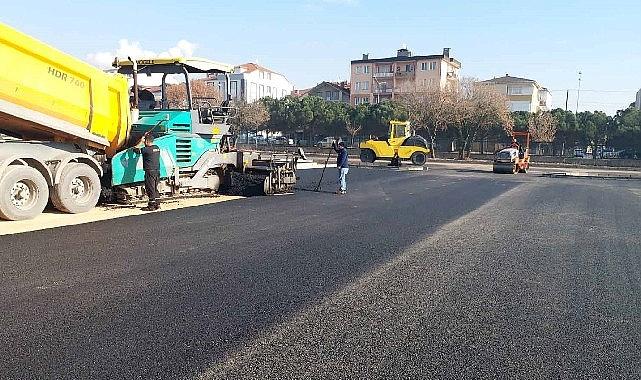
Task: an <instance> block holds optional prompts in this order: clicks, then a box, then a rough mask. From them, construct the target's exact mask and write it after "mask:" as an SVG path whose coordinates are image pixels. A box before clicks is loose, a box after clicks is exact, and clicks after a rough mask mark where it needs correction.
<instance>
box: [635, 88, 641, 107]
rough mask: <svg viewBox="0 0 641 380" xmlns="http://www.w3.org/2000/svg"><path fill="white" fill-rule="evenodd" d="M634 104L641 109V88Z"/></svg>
mask: <svg viewBox="0 0 641 380" xmlns="http://www.w3.org/2000/svg"><path fill="white" fill-rule="evenodd" d="M634 105H635V106H636V107H637V109H638V110H641V90H639V91H637V100H636V102H634Z"/></svg>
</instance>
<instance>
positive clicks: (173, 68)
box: [114, 58, 234, 74]
mask: <svg viewBox="0 0 641 380" xmlns="http://www.w3.org/2000/svg"><path fill="white" fill-rule="evenodd" d="M136 63H137V64H138V73H139V74H146V73H150V74H151V73H154V74H156V73H162V74H184V73H185V71H187V73H189V74H208V73H212V74H223V73H230V72H232V71H233V70H234V66H232V65H228V64H226V63H220V62H215V61H210V60H208V59H204V58H150V59H139V60H136ZM114 67H116V68H118V72H119V73H121V74H132V73H133V63H132V62H131V61H129V60H118V58H116V60H114Z"/></svg>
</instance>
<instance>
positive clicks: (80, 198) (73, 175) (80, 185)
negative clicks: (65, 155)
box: [51, 163, 100, 214]
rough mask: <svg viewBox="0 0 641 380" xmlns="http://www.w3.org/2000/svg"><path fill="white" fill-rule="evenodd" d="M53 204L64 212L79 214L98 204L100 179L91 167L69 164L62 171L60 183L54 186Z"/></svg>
mask: <svg viewBox="0 0 641 380" xmlns="http://www.w3.org/2000/svg"><path fill="white" fill-rule="evenodd" d="M52 190H53V191H52V193H51V203H53V205H54V207H55V208H57V209H58V210H60V211H62V212H68V213H70V214H79V213H82V212H87V211H89V210H91V209H92V208H94V207H96V204H98V198H100V178H99V177H98V173H96V171H95V170H93V169H92V168H91V167H90V166H89V165H85V164H80V163H70V164H67V166H65V167H64V168H63V169H62V174H61V177H60V182H59V183H57V184H55V185H54V186H53V189H52Z"/></svg>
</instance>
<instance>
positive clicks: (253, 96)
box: [247, 82, 258, 102]
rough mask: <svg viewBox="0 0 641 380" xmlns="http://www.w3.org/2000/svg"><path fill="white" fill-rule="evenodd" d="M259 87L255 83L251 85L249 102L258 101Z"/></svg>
mask: <svg viewBox="0 0 641 380" xmlns="http://www.w3.org/2000/svg"><path fill="white" fill-rule="evenodd" d="M257 86H258V85H257V84H256V83H253V82H252V83H250V84H249V99H247V101H248V102H252V101H254V100H256V96H257V95H258V90H257V88H258V87H257Z"/></svg>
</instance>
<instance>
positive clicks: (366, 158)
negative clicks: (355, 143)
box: [361, 149, 376, 164]
mask: <svg viewBox="0 0 641 380" xmlns="http://www.w3.org/2000/svg"><path fill="white" fill-rule="evenodd" d="M361 161H362V162H369V163H370V164H371V163H373V162H374V161H376V154H374V151H373V150H371V149H363V150H361Z"/></svg>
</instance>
